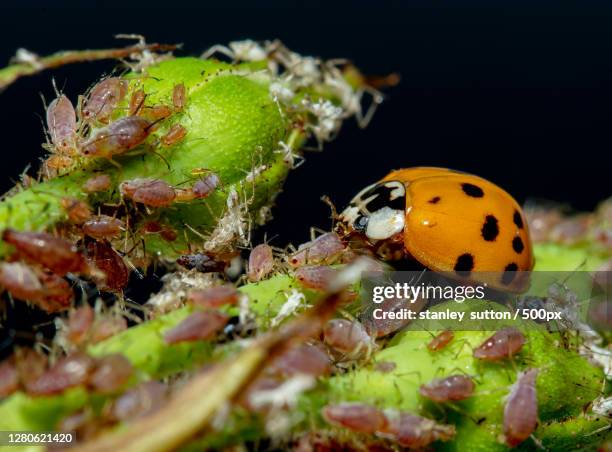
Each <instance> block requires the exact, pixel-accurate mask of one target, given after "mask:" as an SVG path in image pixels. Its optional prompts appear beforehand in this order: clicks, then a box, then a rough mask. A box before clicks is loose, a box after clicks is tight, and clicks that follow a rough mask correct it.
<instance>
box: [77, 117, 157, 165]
mask: <svg viewBox="0 0 612 452" xmlns="http://www.w3.org/2000/svg"><path fill="white" fill-rule="evenodd" d="M155 124H156V123H155V122H151V121H149V120H148V119H145V118H142V117H140V116H126V117H124V118H120V119H118V120H116V121H113V122H111V123H110V124H109V125H108V126H106V127H103V128H101V129H98V130H96V131H95V133H94V134H93V136H92V137H91V138H89V139H88V140H87V141H85V142H84V143H83V144H82V145H81V147H80V151H81V154H83V155H84V156H87V157H101V158H106V159H110V158H112V157H113V156H115V155H121V154H124V153H126V152H127V151H130V150H132V149H134V148H135V147H137V146H139V145H141V144H142V143H144V142H145V140H146V139H147V138H148V136H149V135H150V134H151V132H152V131H153V128H154V126H155Z"/></svg>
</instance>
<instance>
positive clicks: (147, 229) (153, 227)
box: [142, 220, 163, 234]
mask: <svg viewBox="0 0 612 452" xmlns="http://www.w3.org/2000/svg"><path fill="white" fill-rule="evenodd" d="M142 229H143V232H144V233H145V234H157V233H159V232H161V231H162V230H163V226H162V225H161V223H160V222H159V221H153V220H151V221H146V222H145V223H144V224H143V225H142Z"/></svg>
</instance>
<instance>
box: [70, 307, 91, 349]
mask: <svg viewBox="0 0 612 452" xmlns="http://www.w3.org/2000/svg"><path fill="white" fill-rule="evenodd" d="M94 319H95V312H94V310H93V309H92V307H91V306H89V305H84V306H81V307H79V308H77V309H75V310H74V311H71V312H70V314H69V316H68V323H67V327H66V339H68V341H69V342H70V343H71V344H73V345H81V344H83V343H85V342H86V341H87V338H88V336H89V333H90V328H91V327H92V325H93V323H94Z"/></svg>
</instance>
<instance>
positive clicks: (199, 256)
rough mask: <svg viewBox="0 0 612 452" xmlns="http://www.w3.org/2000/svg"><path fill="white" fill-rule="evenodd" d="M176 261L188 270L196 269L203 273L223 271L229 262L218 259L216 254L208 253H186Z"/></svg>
mask: <svg viewBox="0 0 612 452" xmlns="http://www.w3.org/2000/svg"><path fill="white" fill-rule="evenodd" d="M176 263H177V264H179V265H181V266H183V267H185V268H186V269H188V270H192V269H195V270H197V271H199V272H202V273H222V272H223V271H225V268H226V267H227V262H226V261H224V260H218V259H216V258H215V256H213V255H211V254H207V253H196V254H184V255H182V256H180V257H179V258H178V259H177V260H176Z"/></svg>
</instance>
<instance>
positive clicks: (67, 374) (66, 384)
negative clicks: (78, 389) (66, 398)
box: [26, 352, 94, 395]
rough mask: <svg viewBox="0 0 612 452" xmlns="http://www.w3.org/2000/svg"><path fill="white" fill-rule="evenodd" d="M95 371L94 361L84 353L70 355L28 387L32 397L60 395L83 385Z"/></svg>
mask: <svg viewBox="0 0 612 452" xmlns="http://www.w3.org/2000/svg"><path fill="white" fill-rule="evenodd" d="M93 369H94V360H93V359H92V358H91V357H89V356H88V355H86V354H85V353H82V352H76V353H73V354H72V355H68V356H66V357H64V358H62V359H60V360H59V361H58V362H56V363H55V364H54V365H53V366H52V367H51V368H50V369H48V370H47V371H46V372H45V373H43V374H42V375H41V376H40V377H38V378H37V379H36V380H34V381H32V382H30V383H29V384H28V385H27V388H26V389H27V391H28V393H29V394H32V395H51V394H58V393H60V392H63V391H65V390H66V389H68V388H71V387H74V386H79V385H83V384H85V383H86V382H87V380H88V378H89V375H90V373H91V372H92V371H93Z"/></svg>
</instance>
